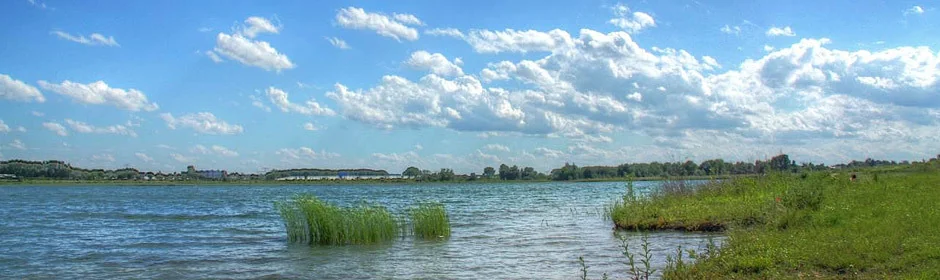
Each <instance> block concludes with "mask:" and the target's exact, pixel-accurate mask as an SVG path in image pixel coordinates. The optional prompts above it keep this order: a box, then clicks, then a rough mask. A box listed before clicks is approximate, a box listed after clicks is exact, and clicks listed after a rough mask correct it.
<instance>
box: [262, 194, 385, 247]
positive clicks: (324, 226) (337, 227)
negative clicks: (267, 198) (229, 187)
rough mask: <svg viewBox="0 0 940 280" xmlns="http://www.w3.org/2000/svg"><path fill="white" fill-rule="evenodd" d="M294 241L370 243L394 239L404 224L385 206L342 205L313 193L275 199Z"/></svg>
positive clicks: (325, 243)
mask: <svg viewBox="0 0 940 280" xmlns="http://www.w3.org/2000/svg"><path fill="white" fill-rule="evenodd" d="M275 207H276V208H277V209H278V211H279V212H280V213H281V218H283V220H284V226H285V228H286V229H287V238H288V240H289V241H291V242H297V243H304V244H313V245H345V244H370V243H377V242H382V241H388V240H392V239H394V238H395V237H397V236H398V235H399V231H400V226H399V222H398V219H396V218H395V216H393V215H392V214H391V213H390V212H389V211H388V210H387V209H386V208H385V207H382V206H378V205H372V204H366V203H362V204H359V205H357V206H352V207H340V206H336V205H333V204H330V203H327V202H324V201H322V200H320V199H319V198H317V197H315V196H312V195H299V196H297V197H294V198H293V199H292V200H288V201H286V202H278V203H275Z"/></svg>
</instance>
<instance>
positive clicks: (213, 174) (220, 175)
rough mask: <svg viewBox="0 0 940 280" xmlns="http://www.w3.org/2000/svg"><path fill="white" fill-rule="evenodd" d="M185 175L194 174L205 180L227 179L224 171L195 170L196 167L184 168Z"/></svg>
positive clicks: (226, 173)
mask: <svg viewBox="0 0 940 280" xmlns="http://www.w3.org/2000/svg"><path fill="white" fill-rule="evenodd" d="M186 173H188V174H195V175H198V176H199V177H202V178H205V179H216V180H222V179H225V178H226V177H228V172H227V171H225V170H196V167H195V166H192V165H190V166H187V167H186Z"/></svg>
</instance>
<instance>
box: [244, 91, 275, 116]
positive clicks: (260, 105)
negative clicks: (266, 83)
mask: <svg viewBox="0 0 940 280" xmlns="http://www.w3.org/2000/svg"><path fill="white" fill-rule="evenodd" d="M248 98H249V99H251V106H255V107H258V108H259V109H261V110H264V111H265V112H271V107H270V106H268V105H264V102H261V98H258V97H257V96H255V95H249V96H248Z"/></svg>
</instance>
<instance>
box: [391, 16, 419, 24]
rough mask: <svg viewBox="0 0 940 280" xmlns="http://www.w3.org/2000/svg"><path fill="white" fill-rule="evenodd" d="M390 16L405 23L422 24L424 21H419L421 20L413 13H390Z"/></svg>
mask: <svg viewBox="0 0 940 280" xmlns="http://www.w3.org/2000/svg"><path fill="white" fill-rule="evenodd" d="M392 16H393V18H394V19H395V20H396V21H398V22H401V23H404V24H407V25H418V26H422V25H424V23H423V22H421V20H420V19H418V17H415V16H414V15H410V14H392Z"/></svg>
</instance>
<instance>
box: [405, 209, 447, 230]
mask: <svg viewBox="0 0 940 280" xmlns="http://www.w3.org/2000/svg"><path fill="white" fill-rule="evenodd" d="M408 214H409V216H410V217H411V230H412V233H413V234H414V235H415V237H419V238H424V239H436V238H447V237H450V218H448V217H447V210H446V209H444V204H442V203H440V202H423V203H419V204H418V206H417V207H414V208H411V209H409V210H408Z"/></svg>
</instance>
